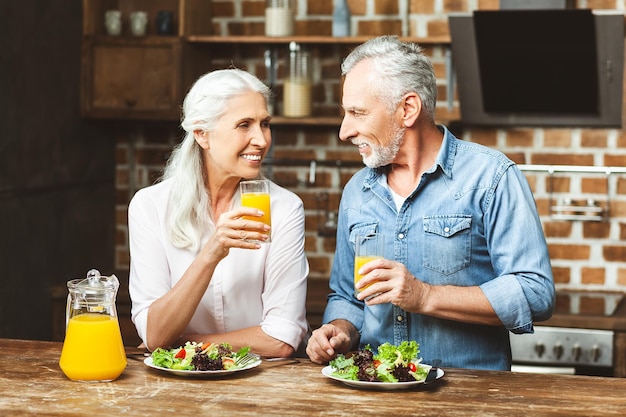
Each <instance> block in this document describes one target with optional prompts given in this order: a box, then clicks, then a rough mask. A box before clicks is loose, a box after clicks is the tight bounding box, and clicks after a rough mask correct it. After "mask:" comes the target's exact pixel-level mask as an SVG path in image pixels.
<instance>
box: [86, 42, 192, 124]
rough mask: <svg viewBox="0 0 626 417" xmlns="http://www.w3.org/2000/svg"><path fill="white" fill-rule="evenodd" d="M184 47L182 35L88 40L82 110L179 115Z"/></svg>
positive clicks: (102, 114) (122, 115)
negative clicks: (138, 39)
mask: <svg viewBox="0 0 626 417" xmlns="http://www.w3.org/2000/svg"><path fill="white" fill-rule="evenodd" d="M181 51H182V45H181V40H180V39H178V38H164V39H158V38H147V39H143V40H141V41H132V40H126V39H100V40H95V39H87V40H84V42H83V54H82V56H83V64H82V65H83V72H82V77H83V79H82V83H83V88H82V92H81V100H82V103H81V109H82V114H83V116H85V117H91V118H119V119H156V120H177V119H179V117H180V110H179V106H180V103H181V101H182V68H181V65H182V52H181Z"/></svg>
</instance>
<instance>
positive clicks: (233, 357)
mask: <svg viewBox="0 0 626 417" xmlns="http://www.w3.org/2000/svg"><path fill="white" fill-rule="evenodd" d="M249 351H250V347H249V346H246V347H243V348H241V349H239V350H238V351H233V349H232V346H231V345H230V344H228V343H198V342H186V343H185V345H184V346H180V347H177V348H174V349H164V348H156V349H155V350H154V351H153V352H152V355H151V358H150V359H151V364H152V365H154V366H156V367H159V368H165V369H171V370H176V371H235V370H238V369H242V368H244V367H245V366H246V365H240V364H238V360H239V359H240V358H243V357H244V356H245V355H246V354H247V353H248V352H249ZM259 360H260V359H259Z"/></svg>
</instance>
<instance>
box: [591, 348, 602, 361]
mask: <svg viewBox="0 0 626 417" xmlns="http://www.w3.org/2000/svg"><path fill="white" fill-rule="evenodd" d="M598 359H600V346H598V345H593V346H592V347H591V360H593V361H594V362H598Z"/></svg>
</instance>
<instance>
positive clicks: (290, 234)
mask: <svg viewBox="0 0 626 417" xmlns="http://www.w3.org/2000/svg"><path fill="white" fill-rule="evenodd" d="M170 188H171V182H170V181H167V180H166V181H163V182H161V183H158V184H156V185H152V186H150V187H147V188H144V189H141V190H139V191H138V192H137V193H136V194H135V196H134V197H133V199H132V200H131V202H130V205H129V207H128V229H129V242H130V259H131V260H130V277H129V292H130V296H131V300H132V320H133V322H134V323H135V326H136V328H137V332H138V334H139V336H140V337H141V339H142V340H143V341H144V343H145V342H146V340H147V337H146V336H147V335H146V332H147V322H148V307H150V304H152V302H154V301H155V300H157V299H158V298H160V297H162V296H163V295H164V294H165V293H167V292H168V291H169V290H170V289H171V288H172V287H173V286H174V285H175V284H176V282H178V280H179V279H180V278H181V277H182V275H183V274H184V273H185V271H186V270H187V268H188V267H189V265H190V264H191V263H192V261H193V260H194V259H195V257H196V255H197V253H192V252H191V251H189V250H186V249H180V248H176V247H174V246H173V245H172V244H171V243H170V240H169V237H168V236H169V232H168V230H167V228H166V213H167V205H168V197H169V192H170ZM270 193H271V203H270V204H271V211H272V232H271V233H272V242H271V243H263V244H261V246H262V247H261V249H258V250H248V249H238V248H233V249H230V251H229V254H228V255H227V256H226V257H225V258H224V259H222V260H221V261H220V262H219V264H218V265H217V267H216V268H215V272H214V273H213V277H212V278H211V282H210V284H209V287H208V289H207V291H206V292H205V294H204V296H203V297H202V300H201V302H200V304H199V305H198V308H197V309H196V312H195V314H194V315H193V317H192V319H191V321H190V322H189V325H188V326H187V328H186V329H185V332H184V333H185V334H217V333H225V332H230V331H234V330H239V329H242V328H246V327H251V326H261V329H262V330H263V331H264V332H265V333H266V334H268V335H269V336H271V337H273V338H275V339H278V340H280V341H282V342H285V343H287V344H289V345H291V346H292V347H293V348H294V349H298V346H299V345H300V342H301V341H302V340H303V338H304V336H305V335H306V332H307V321H306V308H305V302H306V291H307V286H306V285H307V284H306V279H307V275H308V273H309V264H308V262H307V259H306V255H305V252H304V208H303V204H302V200H300V198H299V197H298V196H297V195H296V194H294V193H292V192H291V191H288V190H286V189H284V188H282V187H279V186H278V185H276V184H274V183H271V188H270ZM235 201H239V198H238V195H237V196H235ZM236 204H240V203H238V202H237V203H236ZM206 240H207V236H204V238H203V240H202V241H203V242H206Z"/></svg>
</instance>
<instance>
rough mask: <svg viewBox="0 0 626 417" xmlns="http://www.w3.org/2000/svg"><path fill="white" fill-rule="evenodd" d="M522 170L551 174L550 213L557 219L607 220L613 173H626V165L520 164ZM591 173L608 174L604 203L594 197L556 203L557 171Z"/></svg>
mask: <svg viewBox="0 0 626 417" xmlns="http://www.w3.org/2000/svg"><path fill="white" fill-rule="evenodd" d="M518 166H519V168H520V170H522V171H534V172H546V173H547V174H549V175H550V183H549V190H548V192H549V195H550V215H551V217H552V218H553V219H555V220H581V221H606V220H607V219H608V217H609V207H610V184H609V178H610V176H611V174H626V167H610V166H609V167H598V166H578V165H518ZM557 172H562V173H590V174H604V175H606V182H607V187H606V201H605V202H604V205H603V204H602V203H599V202H598V201H596V200H594V199H583V200H575V199H571V198H561V199H558V200H557V201H556V204H554V198H553V193H554V187H553V185H552V181H553V179H552V176H553V175H554V174H555V173H557Z"/></svg>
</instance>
